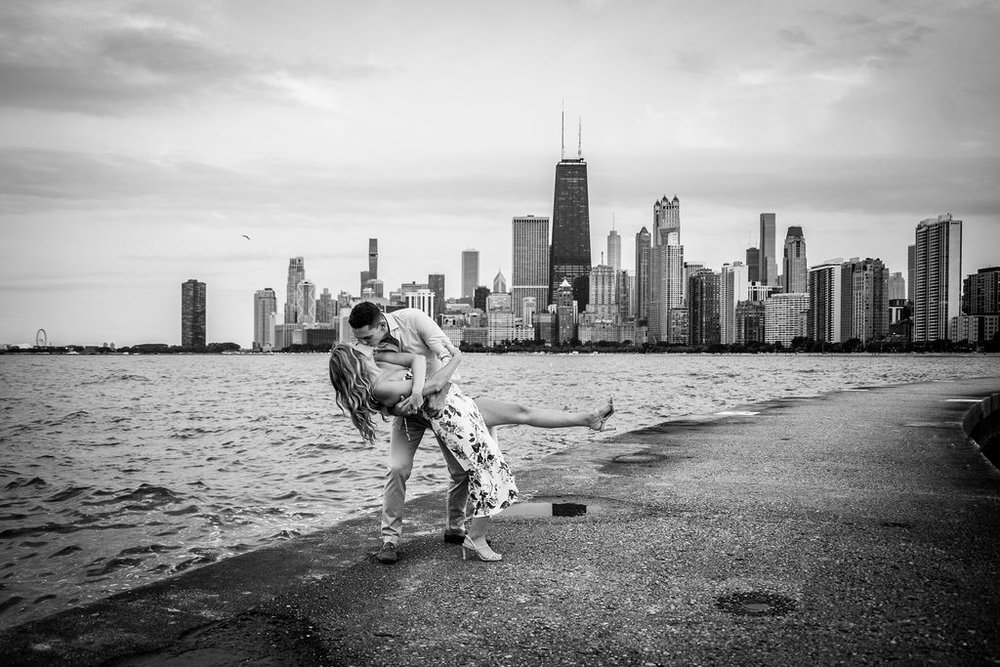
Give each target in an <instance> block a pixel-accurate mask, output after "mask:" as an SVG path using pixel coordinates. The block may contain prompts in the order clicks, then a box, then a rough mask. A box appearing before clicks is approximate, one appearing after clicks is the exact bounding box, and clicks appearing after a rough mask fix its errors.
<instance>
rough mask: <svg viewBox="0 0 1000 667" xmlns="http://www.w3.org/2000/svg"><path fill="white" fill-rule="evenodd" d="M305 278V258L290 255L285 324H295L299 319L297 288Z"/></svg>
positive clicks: (286, 286)
mask: <svg viewBox="0 0 1000 667" xmlns="http://www.w3.org/2000/svg"><path fill="white" fill-rule="evenodd" d="M305 279H306V263H305V260H304V259H302V258H301V257H289V258H288V279H287V280H286V282H285V320H284V322H285V324H295V323H297V322H298V321H299V317H298V311H296V310H295V303H296V300H295V290H296V288H297V287H298V285H299V283H300V282H302V281H303V280H305Z"/></svg>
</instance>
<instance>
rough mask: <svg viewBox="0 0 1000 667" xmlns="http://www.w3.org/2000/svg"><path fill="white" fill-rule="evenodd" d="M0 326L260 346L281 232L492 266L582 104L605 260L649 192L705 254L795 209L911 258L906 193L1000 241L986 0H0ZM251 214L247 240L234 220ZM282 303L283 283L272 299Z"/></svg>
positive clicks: (281, 252) (350, 263) (294, 246)
mask: <svg viewBox="0 0 1000 667" xmlns="http://www.w3.org/2000/svg"><path fill="white" fill-rule="evenodd" d="M0 43H2V45H3V46H2V47H0V342H3V343H14V344H17V343H26V342H32V341H33V340H34V335H35V332H36V330H37V329H39V328H44V329H46V330H47V332H48V334H49V339H50V341H51V342H53V343H55V344H69V343H78V344H90V343H102V342H105V341H108V342H115V343H116V344H118V345H119V346H121V345H130V344H136V343H141V342H164V343H170V344H179V342H180V284H181V283H182V282H183V281H184V280H187V279H188V278H197V279H199V280H202V281H204V282H205V283H207V285H208V339H209V341H220V342H221V341H235V342H238V343H241V344H243V345H245V346H249V345H250V342H251V339H252V335H253V332H252V324H253V316H252V300H253V293H254V291H255V290H257V289H261V288H263V287H273V288H274V289H275V290H276V291H277V292H278V294H279V299H280V300H281V301H282V302H283V299H284V297H283V293H284V285H285V278H286V271H287V265H288V258H289V257H292V256H298V255H301V256H303V257H305V266H306V277H307V278H308V279H310V280H312V281H313V282H315V283H316V284H317V286H318V287H319V288H320V289H322V288H323V287H326V288H329V290H330V291H331V292H333V293H334V294H336V293H337V292H339V291H341V290H347V291H350V292H353V293H357V292H358V291H359V285H358V281H359V272H360V271H361V270H363V269H365V268H367V239H368V238H369V237H377V238H378V239H379V244H380V265H379V269H380V271H379V272H380V277H381V278H382V279H383V280H384V281H385V283H386V286H387V288H397V287H398V285H399V284H401V283H403V282H410V281H417V282H424V281H426V279H427V274H428V273H444V274H445V275H446V281H447V294H448V296H458V294H457V290H458V288H459V285H460V264H461V251H462V250H466V249H470V248H475V249H477V250H479V251H480V256H481V276H480V281H481V282H482V283H484V284H488V283H491V281H492V279H493V276H494V275H495V274H496V273H497V271H502V272H503V273H504V275H505V276H506V277H507V278H509V277H510V264H511V260H510V220H511V217H513V216H515V215H523V214H529V213H531V214H536V215H551V210H552V188H553V181H554V169H555V163H556V162H557V161H558V160H559V157H560V147H561V144H560V112H561V110H562V109H565V114H566V119H567V122H566V126H567V131H566V152H567V154H568V155H569V156H571V157H572V156H575V154H576V151H577V146H578V141H577V139H578V137H577V129H578V119H580V118H582V127H583V131H582V135H583V142H582V144H583V156H584V158H586V160H587V162H588V165H589V175H590V207H591V209H590V210H591V232H592V246H593V248H594V261H595V263H596V262H597V261H598V260H599V259H600V255H599V252H600V251H601V250H603V249H605V248H606V238H607V234H608V232H609V231H610V230H611V228H612V225H614V227H615V228H616V229H617V230H618V232H619V234H621V236H622V239H623V255H624V262H623V263H624V265H625V267H626V268H630V269H631V268H632V266H633V265H634V260H633V253H634V236H635V233H636V232H637V231H638V230H639V229H640V228H641V227H642V226H643V225H647V226H649V225H650V220H651V217H652V205H653V202H654V201H655V200H656V199H658V198H660V197H661V196H663V195H667V196H669V197H673V196H674V195H676V196H678V197H679V198H680V201H681V224H682V232H681V234H682V235H681V240H682V242H683V243H684V246H685V258H686V259H688V260H698V261H703V262H705V263H706V264H707V265H708V266H710V267H712V268H716V269H718V268H719V267H720V266H721V265H722V263H723V262H728V261H733V260H739V259H743V255H744V250H745V248H746V247H747V246H748V245H755V244H756V239H755V235H756V229H757V221H758V218H759V215H760V213H761V212H763V211H773V212H775V213H777V220H778V236H779V237H780V238H783V237H784V232H785V229H786V228H787V227H788V226H789V225H799V226H802V227H803V229H804V232H805V236H806V241H807V245H808V255H809V259H810V264H814V263H819V262H820V261H822V260H825V259H828V258H832V257H845V258H847V257H852V256H861V257H866V256H871V257H880V258H881V259H882V260H883V261H885V262H886V264H887V265H888V266H889V268H890V270H892V271H904V272H905V268H906V247H907V245H908V244H910V243H913V230H914V227H915V226H916V224H917V222H919V221H920V220H922V219H924V218H928V217H935V216H937V215H938V214H941V213H946V212H950V213H952V214H953V215H954V216H955V217H956V218H959V219H962V220H963V221H964V264H963V273H966V274H967V273H972V272H975V270H977V269H978V268H982V267H985V266H990V265H996V264H1000V188H998V185H1000V132H998V130H1000V46H998V45H1000V3H996V2H993V1H992V0H984V1H982V2H976V1H969V2H965V1H958V0H955V1H949V2H941V1H940V0H928V1H921V0H905V1H902V0H900V1H896V0H886V1H882V2H877V1H874V0H864V1H851V0H848V1H840V2H803V1H798V0H795V1H788V2H780V1H774V2H767V1H760V2H747V1H744V0H732V1H729V2H711V3H705V2H669V1H665V2H642V1H635V0H633V1H629V2H624V1H622V2H612V1H608V2H599V1H585V0H584V1H569V0H564V1H551V2H534V1H513V2H502V3H485V2H465V1H462V2H419V3H417V2H404V1H399V2H379V1H366V2H336V1H331V0H314V1H308V0H298V1H297V2H295V3H287V2H277V1H276V0H272V1H263V0H216V1H211V0H192V1H190V2H186V1H183V0H175V1H172V2H156V1H153V0H148V1H146V2H131V1H125V0H121V1H114V0H106V1H102V2H89V1H87V0H65V1H55V0H13V1H5V2H3V3H0ZM244 234H246V235H247V236H249V237H250V238H249V240H248V239H246V238H244V237H243V235H244ZM280 307H281V306H280V305H279V312H280Z"/></svg>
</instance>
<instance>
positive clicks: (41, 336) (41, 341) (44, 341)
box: [35, 329, 49, 347]
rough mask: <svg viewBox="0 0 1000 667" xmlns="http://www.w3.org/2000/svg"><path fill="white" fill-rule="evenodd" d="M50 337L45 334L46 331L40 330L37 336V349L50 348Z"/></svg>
mask: <svg viewBox="0 0 1000 667" xmlns="http://www.w3.org/2000/svg"><path fill="white" fill-rule="evenodd" d="M48 346H49V337H48V335H47V334H46V333H45V329H39V330H38V333H36V334H35V347H48Z"/></svg>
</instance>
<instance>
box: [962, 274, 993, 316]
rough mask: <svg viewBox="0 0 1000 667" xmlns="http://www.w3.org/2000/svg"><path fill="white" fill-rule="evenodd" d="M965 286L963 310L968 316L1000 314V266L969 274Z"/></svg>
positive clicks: (964, 282)
mask: <svg viewBox="0 0 1000 667" xmlns="http://www.w3.org/2000/svg"><path fill="white" fill-rule="evenodd" d="M963 285H964V286H965V289H963V290H962V303H963V306H962V310H963V311H964V312H965V313H966V314H967V315H997V314H1000V266H990V267H987V268H985V269H979V271H977V272H976V273H971V274H969V275H968V276H966V277H965V280H964V281H963Z"/></svg>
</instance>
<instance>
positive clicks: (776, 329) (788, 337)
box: [764, 293, 809, 347]
mask: <svg viewBox="0 0 1000 667" xmlns="http://www.w3.org/2000/svg"><path fill="white" fill-rule="evenodd" d="M808 320H809V295H808V294H805V293H792V294H775V295H774V296H772V297H771V298H769V299H768V300H767V301H765V302H764V341H765V342H767V343H781V344H782V345H784V346H786V347H787V346H789V345H791V344H792V341H793V340H795V339H796V338H801V337H804V336H805V335H806V331H807V328H808V327H807V323H808Z"/></svg>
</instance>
